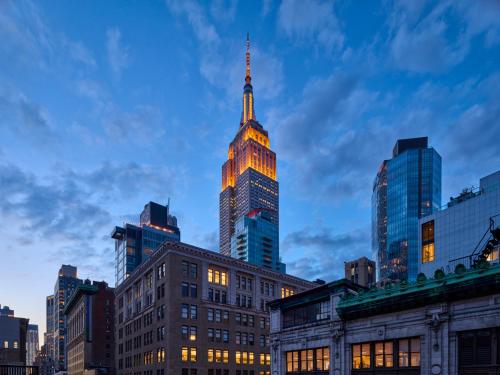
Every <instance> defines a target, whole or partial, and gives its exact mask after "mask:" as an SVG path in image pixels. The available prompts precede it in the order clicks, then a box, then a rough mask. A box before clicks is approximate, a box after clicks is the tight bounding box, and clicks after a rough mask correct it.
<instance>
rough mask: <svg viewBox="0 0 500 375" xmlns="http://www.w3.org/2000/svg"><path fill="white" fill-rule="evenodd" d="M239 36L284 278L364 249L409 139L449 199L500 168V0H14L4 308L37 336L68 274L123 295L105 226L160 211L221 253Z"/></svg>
mask: <svg viewBox="0 0 500 375" xmlns="http://www.w3.org/2000/svg"><path fill="white" fill-rule="evenodd" d="M247 32H249V33H250V39H251V56H252V57H251V58H252V83H253V87H254V97H255V112H256V117H257V119H258V120H259V122H260V123H261V124H262V125H263V126H264V127H265V129H267V130H268V131H269V134H270V140H271V148H272V149H273V150H274V151H275V152H276V154H277V171H278V181H279V184H280V254H281V256H282V258H283V261H284V262H285V263H287V267H288V272H289V273H290V274H293V275H296V276H300V277H304V278H307V279H316V278H321V279H324V280H333V279H335V278H337V277H341V275H342V273H343V262H344V261H346V260H350V259H354V258H357V257H360V256H368V257H371V189H372V183H373V179H374V177H375V174H376V172H377V169H378V167H379V165H380V163H381V162H382V160H383V159H387V158H390V156H391V151H392V147H393V145H394V143H395V141H396V140H397V139H398V138H406V137H418V136H428V137H429V143H430V145H431V146H432V147H434V148H435V149H436V150H437V151H438V153H439V154H440V155H441V157H442V162H443V174H442V190H443V195H442V204H445V203H446V202H447V201H448V199H449V197H450V196H452V195H457V194H458V193H459V192H460V191H461V190H462V189H463V188H465V187H470V186H473V185H474V186H478V183H479V178H480V177H482V176H485V175H487V174H489V173H492V172H494V171H496V170H498V169H500V144H499V142H498V140H499V139H500V121H499V118H500V101H499V100H498V92H499V89H498V88H499V86H500V68H499V66H500V64H499V63H500V2H498V1H497V0H489V1H488V0H475V1H469V0H463V1H462V0H454V1H451V0H450V1H446V0H444V1H425V0H423V1H390V0H384V1H353V0H337V1H324V2H321V1H314V0H311V1H306V0H300V1H284V2H279V1H273V0H263V1H243V0H240V1H237V0H213V1H207V2H195V1H193V0H179V1H177V0H167V1H160V0H157V1H153V0H151V1H114V0H109V1H98V0H89V1H71V2H68V1H63V0H50V1H48V0H41V1H36V2H31V1H27V0H19V1H17V0H16V1H9V0H3V1H0V40H1V43H0V219H1V220H2V222H3V225H2V226H0V236H1V238H2V241H1V243H0V285H1V287H0V304H2V305H9V306H10V307H11V308H13V309H14V310H15V311H16V315H19V316H24V317H29V318H30V322H31V323H38V324H39V325H40V332H43V331H44V330H45V310H44V309H45V297H46V296H47V295H49V294H52V293H53V288H54V284H55V281H56V276H57V271H58V269H59V267H60V266H61V264H63V263H64V264H72V265H75V266H77V267H78V273H79V276H80V277H81V278H90V279H94V280H106V281H108V282H109V283H110V284H112V285H114V243H113V240H112V239H111V238H110V233H111V230H112V229H113V227H114V226H115V225H121V224H122V223H123V222H125V221H127V222H132V223H136V222H138V221H139V213H140V211H141V210H142V208H143V206H144V204H145V203H147V202H148V201H150V200H152V201H156V202H159V203H166V202H167V200H168V199H169V198H170V201H171V211H172V212H173V213H174V214H175V215H176V216H177V218H178V224H179V227H180V230H181V237H182V240H183V241H184V242H187V243H190V244H194V245H197V246H201V247H203V248H206V249H210V250H214V251H217V249H218V221H219V218H218V216H219V212H218V204H219V193H220V188H221V166H222V164H223V162H224V161H225V159H226V157H227V147H228V145H229V143H230V141H231V140H232V139H233V137H234V136H235V134H236V131H237V130H238V127H239V121H240V116H241V96H242V91H243V84H244V74H245V63H244V62H245V38H246V33H247Z"/></svg>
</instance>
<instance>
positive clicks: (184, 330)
mask: <svg viewBox="0 0 500 375" xmlns="http://www.w3.org/2000/svg"><path fill="white" fill-rule="evenodd" d="M188 336H189V326H182V327H181V337H182V338H183V339H184V340H187V338H188Z"/></svg>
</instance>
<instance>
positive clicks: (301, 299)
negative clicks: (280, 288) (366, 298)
mask: <svg viewBox="0 0 500 375" xmlns="http://www.w3.org/2000/svg"><path fill="white" fill-rule="evenodd" d="M346 289H350V290H354V291H360V290H365V289H366V288H364V287H362V286H360V285H357V284H354V283H352V282H351V281H349V280H347V279H340V280H335V281H332V282H330V283H327V284H324V285H321V286H318V287H317V288H314V289H309V290H306V291H304V292H302V293H298V294H294V295H293V296H290V297H286V298H282V299H277V300H274V301H271V302H270V303H269V306H270V307H271V309H277V308H279V309H281V310H288V309H291V308H293V307H298V306H302V305H307V304H309V303H314V302H319V301H321V300H325V299H328V298H330V294H332V293H334V292H336V291H339V290H343V291H345V290H346Z"/></svg>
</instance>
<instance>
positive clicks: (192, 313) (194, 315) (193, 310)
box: [189, 305, 198, 319]
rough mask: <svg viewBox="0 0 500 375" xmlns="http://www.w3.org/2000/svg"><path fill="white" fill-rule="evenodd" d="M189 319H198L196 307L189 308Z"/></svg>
mask: <svg viewBox="0 0 500 375" xmlns="http://www.w3.org/2000/svg"><path fill="white" fill-rule="evenodd" d="M189 311H190V313H189V315H190V317H191V319H197V318H198V307H197V306H196V305H191V308H190V309H189Z"/></svg>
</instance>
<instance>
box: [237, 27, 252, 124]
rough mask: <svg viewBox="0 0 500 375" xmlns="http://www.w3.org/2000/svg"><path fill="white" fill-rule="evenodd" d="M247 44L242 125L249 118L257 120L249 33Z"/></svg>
mask: <svg viewBox="0 0 500 375" xmlns="http://www.w3.org/2000/svg"><path fill="white" fill-rule="evenodd" d="M246 46H247V53H246V71H245V86H244V88H243V111H242V113H241V123H240V126H243V125H245V123H246V122H247V121H248V120H255V112H254V110H253V88H252V83H251V81H252V78H251V76H250V36H249V34H248V33H247V41H246Z"/></svg>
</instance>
